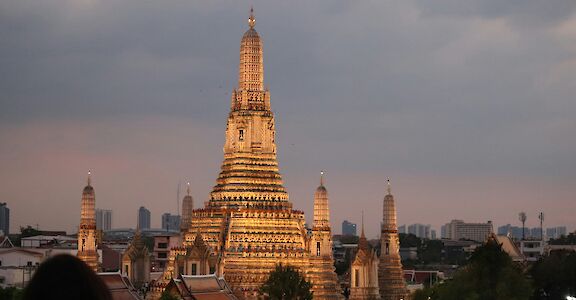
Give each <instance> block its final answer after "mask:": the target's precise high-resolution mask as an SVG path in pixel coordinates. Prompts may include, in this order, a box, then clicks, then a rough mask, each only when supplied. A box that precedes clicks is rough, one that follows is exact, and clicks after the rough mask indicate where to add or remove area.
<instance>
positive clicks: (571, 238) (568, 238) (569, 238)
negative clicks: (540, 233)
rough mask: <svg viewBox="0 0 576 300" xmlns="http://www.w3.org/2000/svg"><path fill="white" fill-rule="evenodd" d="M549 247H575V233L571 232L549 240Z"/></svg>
mask: <svg viewBox="0 0 576 300" xmlns="http://www.w3.org/2000/svg"><path fill="white" fill-rule="evenodd" d="M548 244H550V245H576V232H571V233H570V234H569V235H563V236H561V237H559V238H557V239H550V241H548Z"/></svg>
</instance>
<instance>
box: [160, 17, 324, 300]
mask: <svg viewBox="0 0 576 300" xmlns="http://www.w3.org/2000/svg"><path fill="white" fill-rule="evenodd" d="M255 24H256V19H255V17H254V14H253V11H251V13H250V17H249V18H248V25H249V29H248V30H247V31H246V32H245V33H244V36H243V37H242V41H241V42H240V65H239V79H238V88H237V89H235V90H233V92H232V97H231V103H230V113H229V115H228V122H227V126H226V135H225V142H224V147H223V150H224V161H223V163H222V167H221V171H220V174H219V176H218V179H217V181H216V185H215V186H214V188H213V190H212V192H211V193H210V199H209V200H208V201H206V202H205V203H204V207H203V208H198V209H193V210H192V211H191V213H190V215H189V216H183V219H184V220H188V219H189V220H190V221H189V224H190V226H189V228H188V229H187V231H186V233H184V241H183V245H182V247H181V248H178V249H174V250H173V251H172V252H171V255H170V261H169V263H168V267H167V270H166V272H165V274H164V277H163V279H164V280H167V279H169V278H170V277H177V276H178V274H176V273H177V272H178V269H177V264H176V263H175V261H177V259H178V257H184V256H188V253H187V252H188V251H191V250H188V249H193V248H194V243H195V240H196V237H198V236H200V237H201V238H202V240H203V241H204V243H205V244H206V245H207V247H208V248H209V251H210V253H211V255H212V256H214V257H216V258H217V268H216V269H215V272H216V273H218V275H223V276H224V277H225V279H226V281H227V282H228V283H229V284H230V286H231V288H232V290H233V291H234V293H235V294H236V295H237V296H238V297H239V298H256V297H258V296H259V294H260V293H259V288H260V287H261V285H262V284H263V283H264V282H265V281H266V280H267V279H268V276H269V273H270V272H271V271H273V270H274V269H275V267H276V265H277V264H280V263H281V264H283V265H290V266H293V267H295V268H297V269H299V270H300V271H301V272H302V273H303V274H304V275H305V276H310V278H320V277H318V276H317V274H325V270H326V268H327V267H326V266H323V265H322V264H320V265H319V264H317V263H311V262H310V256H311V255H310V248H309V245H310V240H309V237H308V236H307V231H306V228H305V225H304V223H305V219H304V212H302V211H299V210H294V209H293V208H292V203H291V202H290V201H289V200H288V193H287V192H286V190H285V188H284V186H283V183H282V177H281V175H280V172H279V170H278V161H277V160H276V143H275V139H274V137H275V125H274V114H273V113H272V111H271V108H270V92H269V91H268V90H267V89H265V88H264V62H263V52H262V40H261V38H260V36H259V35H258V33H257V32H256V30H255V29H254V27H255ZM326 211H327V210H326ZM183 213H186V211H185V210H183ZM326 217H328V216H326ZM328 232H329V227H328ZM323 234H325V233H323ZM321 236H322V243H325V244H324V246H323V244H321V247H322V248H321V253H323V254H325V253H327V252H329V251H330V250H331V247H330V246H329V244H330V239H325V238H324V235H321ZM323 264H325V263H323ZM330 268H332V269H331V270H333V266H332V264H331V263H330ZM312 271H314V272H312ZM184 272H186V271H184ZM313 276H316V277H313ZM334 279H335V276H334ZM318 284H328V283H327V280H325V279H323V280H322V281H318ZM334 285H335V283H334ZM313 288H314V290H316V291H319V292H318V293H319V294H320V293H321V292H320V291H321V290H322V288H321V287H319V286H318V285H314V286H313ZM319 294H318V295H319ZM315 296H316V294H315ZM317 298H320V296H318V297H317Z"/></svg>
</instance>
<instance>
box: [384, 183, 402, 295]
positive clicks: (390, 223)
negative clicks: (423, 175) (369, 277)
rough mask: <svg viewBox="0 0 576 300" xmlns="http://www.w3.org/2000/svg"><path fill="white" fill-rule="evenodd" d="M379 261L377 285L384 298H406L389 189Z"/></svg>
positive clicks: (385, 202)
mask: <svg viewBox="0 0 576 300" xmlns="http://www.w3.org/2000/svg"><path fill="white" fill-rule="evenodd" d="M380 243H381V244H380V245H381V250H380V261H379V265H378V287H379V288H380V295H381V296H382V299H384V300H402V299H407V296H408V290H407V289H406V282H405V281H404V275H403V271H402V263H401V260H400V240H399V239H398V226H397V222H396V205H395V204H394V196H392V192H391V190H390V179H388V194H387V195H386V196H385V197H384V205H383V218H382V231H381V235H380Z"/></svg>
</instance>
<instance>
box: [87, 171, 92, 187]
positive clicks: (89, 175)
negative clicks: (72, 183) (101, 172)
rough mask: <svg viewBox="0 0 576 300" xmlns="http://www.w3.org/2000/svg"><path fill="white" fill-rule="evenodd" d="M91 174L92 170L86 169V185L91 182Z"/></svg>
mask: <svg viewBox="0 0 576 300" xmlns="http://www.w3.org/2000/svg"><path fill="white" fill-rule="evenodd" d="M91 175H92V171H90V170H88V179H87V180H86V181H87V183H88V185H90V183H91V182H92V179H91V178H90V177H91Z"/></svg>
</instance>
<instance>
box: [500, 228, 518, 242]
mask: <svg viewBox="0 0 576 300" xmlns="http://www.w3.org/2000/svg"><path fill="white" fill-rule="evenodd" d="M498 235H506V236H510V237H511V238H513V239H516V240H521V239H522V227H518V226H512V225H510V224H506V225H503V226H500V227H498Z"/></svg>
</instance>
